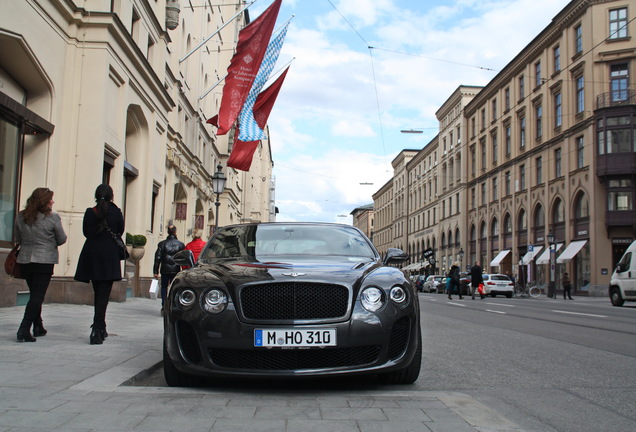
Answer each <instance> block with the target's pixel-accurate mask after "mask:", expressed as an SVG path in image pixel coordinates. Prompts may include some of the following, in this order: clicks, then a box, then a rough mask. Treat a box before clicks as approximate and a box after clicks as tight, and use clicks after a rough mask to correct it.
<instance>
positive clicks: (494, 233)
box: [490, 218, 499, 237]
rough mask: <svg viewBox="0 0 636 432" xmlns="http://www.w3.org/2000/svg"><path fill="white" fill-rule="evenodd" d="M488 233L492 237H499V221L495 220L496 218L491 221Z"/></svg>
mask: <svg viewBox="0 0 636 432" xmlns="http://www.w3.org/2000/svg"><path fill="white" fill-rule="evenodd" d="M490 233H491V235H492V236H493V237H497V236H498V235H499V221H498V220H497V218H494V219H493V220H492V224H491V227H490Z"/></svg>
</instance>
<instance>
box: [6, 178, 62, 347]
mask: <svg viewBox="0 0 636 432" xmlns="http://www.w3.org/2000/svg"><path fill="white" fill-rule="evenodd" d="M52 208H53V191H51V190H50V189H48V188H37V189H35V190H34V191H33V193H32V194H31V196H30V197H29V199H28V200H27V204H26V207H25V209H24V210H22V211H21V212H20V213H18V217H17V218H16V242H17V243H18V244H19V245H20V253H19V254H18V264H20V268H21V270H22V275H23V276H24V279H25V280H26V283H27V285H28V286H29V294H30V296H29V302H28V303H27V305H26V308H25V310H24V318H23V319H22V323H21V324H20V328H19V329H18V336H17V337H18V342H35V341H36V339H35V337H34V336H44V335H45V334H46V333H47V331H46V329H45V328H44V326H43V325H42V303H44V296H45V295H46V290H47V289H48V287H49V282H51V276H52V275H53V266H54V265H55V264H57V263H58V259H59V255H58V250H57V247H58V246H59V245H62V244H64V243H65V242H66V233H65V232H64V228H63V227H62V220H61V219H60V215H58V214H57V213H54V212H53V211H52ZM31 325H33V335H32V334H31Z"/></svg>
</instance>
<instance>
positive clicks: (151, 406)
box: [0, 298, 521, 432]
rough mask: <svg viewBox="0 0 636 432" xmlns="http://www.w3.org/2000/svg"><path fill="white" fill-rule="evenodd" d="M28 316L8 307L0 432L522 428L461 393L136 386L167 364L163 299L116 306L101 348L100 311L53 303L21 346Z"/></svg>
mask: <svg viewBox="0 0 636 432" xmlns="http://www.w3.org/2000/svg"><path fill="white" fill-rule="evenodd" d="M23 312H24V307H22V306H20V307H9V308H3V309H1V310H0V432H8V431H12V432H13V431H25V432H26V431H29V432H39V431H58V432H64V431H87V432H88V431H91V432H93V431H179V432H185V431H231V432H237V431H239V432H240V431H252V432H253V431H276V432H281V431H287V432H301V431H311V432H323V431H325V432H327V431H329V432H331V431H334V432H335V431H338V432H340V431H342V432H348V431H352V432H353V431H355V432H376V431H390V432H402V431H404V432H406V431H417V432H423V431H435V432H441V431H449V432H462V431H482V432H486V431H520V430H521V429H520V428H518V427H517V426H516V425H515V424H513V423H511V422H509V421H508V420H506V419H505V418H503V417H501V416H499V415H498V414H497V413H495V412H493V411H492V410H489V409H488V408H487V407H486V406H484V405H483V404H481V403H479V402H477V401H476V400H475V399H473V398H472V397H470V396H468V395H466V394H463V393H459V392H427V391H389V390H371V391H366V390H362V391H358V390H352V391H350V392H349V391H347V390H346V389H345V390H343V389H342V388H340V389H338V390H337V391H330V390H329V389H328V388H322V389H320V390H318V391H317V390H315V389H302V388H300V389H295V388H294V387H293V386H292V387H289V388H287V389H283V390H282V391H280V390H279V391H276V392H272V391H268V389H267V387H263V386H254V387H250V386H247V387H245V386H244V387H241V388H240V389H229V390H228V389H227V388H225V389H221V390H219V389H215V388H214V387H207V388H191V389H186V388H168V387H148V386H135V385H134V382H135V380H134V379H133V380H132V381H131V378H133V377H139V376H143V375H144V374H149V373H151V372H152V371H153V370H155V371H156V370H157V368H160V367H161V359H162V348H161V347H162V322H161V318H160V316H159V302H157V301H154V300H149V299H139V298H132V299H128V300H127V301H126V302H124V303H111V304H110V305H109V308H108V315H107V323H108V332H109V337H108V339H107V340H106V341H105V342H104V344H103V345H89V343H88V335H89V333H90V324H91V322H92V315H93V308H92V306H85V305H67V304H45V305H44V308H43V318H44V326H45V327H46V328H47V330H48V331H49V333H48V334H47V335H46V336H44V337H40V338H38V340H37V342H35V343H17V342H16V331H17V328H18V324H19V322H20V320H21V318H22V314H23ZM131 382H132V383H133V385H130V383H131ZM124 383H127V385H124Z"/></svg>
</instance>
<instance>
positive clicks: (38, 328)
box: [33, 320, 48, 337]
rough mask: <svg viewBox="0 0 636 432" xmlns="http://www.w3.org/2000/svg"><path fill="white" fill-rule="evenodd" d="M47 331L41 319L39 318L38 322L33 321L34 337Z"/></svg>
mask: <svg viewBox="0 0 636 432" xmlns="http://www.w3.org/2000/svg"><path fill="white" fill-rule="evenodd" d="M47 333H48V331H47V330H46V329H45V328H44V325H43V324H42V320H40V321H39V322H38V321H36V322H34V323H33V336H35V337H39V336H45V335H46V334H47Z"/></svg>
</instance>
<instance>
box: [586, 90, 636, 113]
mask: <svg viewBox="0 0 636 432" xmlns="http://www.w3.org/2000/svg"><path fill="white" fill-rule="evenodd" d="M624 105H636V90H614V91H611V92H608V93H602V94H600V95H598V96H597V97H596V109H602V108H611V107H617V106H624Z"/></svg>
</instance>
